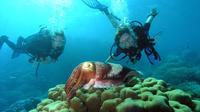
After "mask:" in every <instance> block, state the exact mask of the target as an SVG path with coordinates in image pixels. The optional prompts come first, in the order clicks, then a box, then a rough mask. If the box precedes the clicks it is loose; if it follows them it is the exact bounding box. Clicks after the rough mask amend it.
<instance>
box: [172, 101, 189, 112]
mask: <svg viewBox="0 0 200 112" xmlns="http://www.w3.org/2000/svg"><path fill="white" fill-rule="evenodd" d="M169 104H170V106H171V107H172V108H173V109H174V110H175V112H192V110H191V109H190V108H189V107H188V106H186V105H183V104H180V103H179V102H177V101H169Z"/></svg>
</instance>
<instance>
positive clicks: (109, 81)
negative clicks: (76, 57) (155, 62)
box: [65, 62, 141, 99]
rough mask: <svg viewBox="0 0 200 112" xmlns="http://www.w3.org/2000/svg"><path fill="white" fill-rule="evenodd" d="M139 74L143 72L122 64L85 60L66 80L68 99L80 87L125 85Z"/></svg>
mask: <svg viewBox="0 0 200 112" xmlns="http://www.w3.org/2000/svg"><path fill="white" fill-rule="evenodd" d="M139 76H141V74H140V73H139V72H138V71H136V70H133V69H130V68H127V67H124V66H122V65H120V64H114V63H103V62H83V63H81V64H79V65H78V66H77V67H76V68H75V69H74V70H73V71H72V73H71V76H70V77H69V79H68V80H67V82H66V85H65V92H66V94H67V99H71V98H72V97H73V96H74V94H75V92H76V90H77V89H78V88H80V87H83V88H84V89H89V88H91V87H93V88H109V87H113V86H119V85H123V84H124V83H126V82H128V81H129V80H130V79H131V78H132V77H139Z"/></svg>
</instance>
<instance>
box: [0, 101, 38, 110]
mask: <svg viewBox="0 0 200 112" xmlns="http://www.w3.org/2000/svg"><path fill="white" fill-rule="evenodd" d="M38 103H40V99H38V98H29V99H25V100H20V101H17V102H15V103H13V104H12V105H10V106H9V107H8V108H7V109H6V110H4V111H3V112H28V111H29V110H31V109H33V108H35V107H36V106H37V104H38Z"/></svg>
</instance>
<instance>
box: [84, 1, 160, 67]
mask: <svg viewBox="0 0 200 112" xmlns="http://www.w3.org/2000/svg"><path fill="white" fill-rule="evenodd" d="M82 1H83V2H84V3H85V4H86V5H87V6H89V7H90V8H93V9H98V10H100V11H101V12H103V13H104V14H105V15H106V16H107V17H108V19H109V20H110V22H111V23H112V25H113V27H114V28H116V29H117V33H116V36H115V43H114V44H113V46H112V48H111V51H110V56H109V57H108V59H107V60H106V62H108V61H110V60H111V59H113V60H122V59H124V58H125V57H127V56H128V57H129V59H130V61H131V62H133V63H135V62H136V61H137V60H140V59H141V52H142V50H144V51H145V54H146V55H147V58H148V60H149V62H150V63H151V64H154V61H156V60H157V61H160V60H161V58H160V56H159V54H158V53H157V51H156V50H155V48H154V45H155V42H154V39H153V38H150V36H149V29H150V26H151V22H152V21H153V19H154V18H155V16H156V15H157V14H158V12H157V10H156V9H152V11H151V13H150V15H149V16H148V18H147V20H146V23H145V24H144V25H143V24H142V23H140V22H138V21H128V22H124V23H122V24H119V22H120V21H121V19H119V18H117V17H116V16H115V15H113V14H112V13H110V12H109V10H108V7H107V6H105V5H103V4H101V3H100V2H99V1H98V0H82ZM114 46H116V47H117V49H116V51H115V52H114V53H112V49H113V47H114ZM121 53H124V54H125V56H123V57H122V58H120V59H116V57H118V56H119V55H120V54H121Z"/></svg>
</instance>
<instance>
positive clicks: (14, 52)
mask: <svg viewBox="0 0 200 112" xmlns="http://www.w3.org/2000/svg"><path fill="white" fill-rule="evenodd" d="M19 55H20V53H19V52H18V50H14V51H13V53H12V57H11V58H12V59H14V58H17V57H18V56H19Z"/></svg>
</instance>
